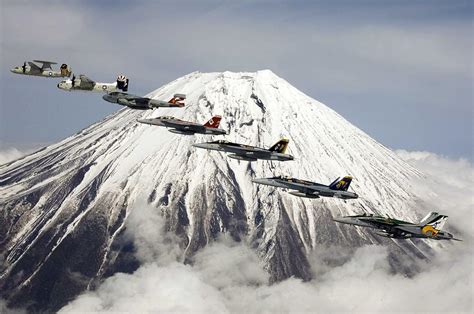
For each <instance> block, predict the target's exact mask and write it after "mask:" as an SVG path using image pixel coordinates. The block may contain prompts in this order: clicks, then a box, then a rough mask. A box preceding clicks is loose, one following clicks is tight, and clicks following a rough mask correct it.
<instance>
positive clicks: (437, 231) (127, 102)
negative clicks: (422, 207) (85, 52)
mask: <svg viewBox="0 0 474 314" xmlns="http://www.w3.org/2000/svg"><path fill="white" fill-rule="evenodd" d="M53 64H57V63H55V62H51V61H41V60H33V61H29V62H26V61H25V62H24V63H23V65H22V66H17V67H15V68H13V69H12V70H11V72H13V73H15V74H22V75H30V76H40V77H55V78H59V77H67V79H65V80H63V81H61V82H60V83H59V84H58V85H57V87H58V88H59V89H62V90H65V91H90V92H105V93H106V94H105V95H103V97H102V98H103V99H104V100H106V101H108V102H111V103H116V104H119V105H122V106H126V107H128V108H130V109H135V110H150V109H155V108H162V107H168V108H182V107H184V106H185V104H184V101H185V99H186V95H184V94H175V95H174V96H173V98H171V99H170V100H168V101H163V100H156V99H152V98H148V97H142V96H136V95H132V94H128V93H127V91H128V88H129V79H128V78H127V77H126V76H124V75H119V76H118V78H117V80H116V81H115V82H113V83H100V82H95V81H93V80H91V79H89V78H88V77H87V76H85V75H84V74H81V75H79V78H77V77H76V76H75V75H72V78H69V77H71V74H72V71H71V68H70V67H69V66H68V65H67V64H65V63H63V64H62V65H61V67H60V69H59V71H54V70H53V69H52V68H51V65H53ZM221 119H222V117H221V116H214V117H212V118H211V119H209V121H207V122H206V123H205V124H199V123H195V122H191V121H183V120H181V119H177V118H174V117H169V116H161V117H157V118H152V119H138V120H137V122H139V123H142V124H147V125H152V126H161V127H165V128H168V129H169V132H172V133H176V134H181V135H194V134H204V135H226V134H228V133H227V131H225V130H223V129H221V128H219V124H220V121H221ZM288 144H289V140H288V139H286V138H282V139H280V140H279V141H278V142H277V143H275V144H274V145H273V146H271V147H270V148H268V149H267V148H262V147H255V146H251V145H245V144H239V143H232V142H229V141H226V140H217V141H211V142H204V143H196V144H193V145H192V146H194V147H197V148H202V149H206V150H216V151H220V152H224V153H229V157H230V158H233V159H237V160H243V161H249V162H254V161H257V160H270V161H291V160H294V157H293V156H292V155H290V154H287V153H286V150H287V149H288ZM252 182H253V183H256V184H261V185H267V186H273V187H277V188H283V189H287V190H291V191H290V192H289V194H291V195H294V196H298V197H305V198H311V199H317V198H320V197H331V198H340V199H343V200H344V201H345V200H348V199H357V198H358V197H359V195H357V194H356V193H354V192H350V191H348V189H349V186H350V184H351V182H352V177H351V176H345V177H343V178H337V179H336V180H334V181H333V182H332V183H331V184H329V185H325V184H321V183H317V182H311V181H306V180H301V179H295V178H292V177H288V176H277V177H271V178H260V179H253V180H252ZM447 218H448V217H447V216H445V215H440V214H438V213H437V212H430V213H429V214H428V215H427V216H426V217H425V218H423V219H422V220H421V221H420V222H419V223H411V222H407V221H401V220H397V219H393V218H390V217H382V216H375V215H373V214H365V213H364V214H362V215H355V216H346V217H340V218H334V219H333V220H334V221H335V222H338V223H342V224H349V225H354V226H360V227H368V228H373V229H377V231H376V232H375V234H377V235H379V236H383V237H388V238H393V239H409V238H429V239H434V240H457V241H461V240H459V239H456V238H454V236H453V235H452V234H450V233H448V232H446V231H443V230H441V229H442V228H443V226H444V224H445V223H446V221H447Z"/></svg>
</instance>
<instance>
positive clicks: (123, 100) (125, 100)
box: [102, 92, 186, 110]
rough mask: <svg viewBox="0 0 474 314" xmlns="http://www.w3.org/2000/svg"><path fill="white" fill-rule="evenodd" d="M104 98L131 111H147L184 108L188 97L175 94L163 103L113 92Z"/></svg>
mask: <svg viewBox="0 0 474 314" xmlns="http://www.w3.org/2000/svg"><path fill="white" fill-rule="evenodd" d="M102 98H103V99H104V100H106V101H108V102H111V103H116V104H119V105H122V106H127V107H129V108H131V109H139V110H147V109H154V108H158V107H184V102H183V101H184V100H185V99H186V95H183V94H175V95H174V96H173V98H171V99H170V100H169V101H163V100H156V99H151V98H148V97H140V96H135V95H131V94H127V93H121V92H112V93H108V94H106V95H104V96H102Z"/></svg>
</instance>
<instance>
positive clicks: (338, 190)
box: [252, 176, 359, 199]
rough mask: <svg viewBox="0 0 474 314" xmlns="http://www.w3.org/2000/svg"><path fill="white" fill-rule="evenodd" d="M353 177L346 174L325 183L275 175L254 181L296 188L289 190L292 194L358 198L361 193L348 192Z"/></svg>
mask: <svg viewBox="0 0 474 314" xmlns="http://www.w3.org/2000/svg"><path fill="white" fill-rule="evenodd" d="M351 181H352V177H350V176H345V177H344V178H342V179H341V178H337V179H336V180H334V181H333V182H332V183H331V184H330V185H324V184H321V183H316V182H311V181H305V180H300V179H295V178H290V177H282V176H279V177H273V178H262V179H254V180H252V182H254V183H258V184H264V185H271V186H276V187H279V188H285V189H290V190H296V191H291V192H289V193H290V194H291V195H295V196H299V197H307V198H319V197H321V196H326V197H337V198H341V199H352V198H358V197H359V195H357V194H356V193H353V192H348V191H347V190H348V189H349V185H350V184H351Z"/></svg>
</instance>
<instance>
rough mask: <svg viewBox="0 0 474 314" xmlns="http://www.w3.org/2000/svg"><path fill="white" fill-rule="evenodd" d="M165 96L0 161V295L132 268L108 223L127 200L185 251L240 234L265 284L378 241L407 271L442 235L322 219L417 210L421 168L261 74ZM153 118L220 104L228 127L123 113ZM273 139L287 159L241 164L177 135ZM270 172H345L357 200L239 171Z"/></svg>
mask: <svg viewBox="0 0 474 314" xmlns="http://www.w3.org/2000/svg"><path fill="white" fill-rule="evenodd" d="M175 93H184V94H186V95H187V99H186V106H185V107H184V108H178V109H161V108H160V109H157V110H154V111H146V112H144V111H134V110H130V109H123V110H120V111H118V112H116V113H114V114H112V115H110V116H108V117H106V118H105V119H104V120H102V121H100V122H97V123H96V124H94V125H92V126H90V127H88V128H86V129H84V130H82V131H80V132H78V133H77V134H74V135H73V136H71V137H68V138H66V139H64V140H63V141H61V142H59V143H57V144H54V145H51V146H48V147H45V148H43V149H41V150H40V151H37V152H35V153H33V154H31V155H28V156H26V157H23V158H21V159H19V160H15V161H13V162H10V163H8V164H5V165H1V166H0V195H1V200H0V204H1V207H2V210H1V215H0V252H2V253H1V254H2V255H1V256H0V288H1V289H0V290H1V291H2V293H1V297H3V298H4V299H7V300H8V302H9V304H11V305H12V306H20V305H21V306H25V305H27V306H28V308H29V309H32V310H57V309H58V308H60V307H61V306H63V305H64V304H66V303H67V302H68V301H70V300H71V299H72V298H74V297H75V296H76V295H78V294H79V293H81V292H82V291H84V290H85V289H92V288H94V286H95V284H96V283H97V282H100V280H101V279H102V278H105V277H107V276H110V275H111V274H113V273H115V272H119V271H123V272H132V271H133V270H134V269H136V268H137V261H136V260H134V259H133V256H132V257H131V255H133V254H131V253H130V252H133V244H130V243H127V242H126V241H125V240H124V239H123V237H122V234H123V233H124V230H125V228H126V222H127V217H128V216H129V214H130V212H131V210H134V208H136V207H134V206H132V204H136V203H138V202H142V203H144V204H147V206H152V207H153V208H154V210H156V211H158V212H160V213H161V214H162V216H163V217H164V218H165V221H166V228H167V230H169V231H170V232H173V233H175V234H176V235H177V236H178V237H179V239H180V246H181V249H182V250H183V251H184V255H185V256H186V257H187V258H189V257H192V256H193V254H194V253H195V252H197V251H198V250H199V249H200V248H203V247H204V246H206V245H207V244H208V243H209V242H211V241H213V240H214V239H216V238H217V237H219V235H221V234H223V233H225V234H228V235H229V236H231V237H232V238H233V239H234V240H236V241H247V242H249V243H251V245H252V247H253V248H254V249H255V251H256V252H257V254H258V256H259V257H260V259H261V262H262V264H263V265H264V268H265V269H266V270H267V271H268V273H269V274H270V278H271V281H280V280H283V279H285V278H288V277H291V276H295V277H299V278H302V279H304V280H309V279H310V278H311V277H312V274H311V271H310V267H309V262H308V256H309V255H310V254H311V253H312V252H314V251H317V250H318V249H319V248H321V247H328V246H337V247H341V248H344V249H355V248H358V247H361V246H363V245H366V244H371V243H375V244H381V245H384V246H386V247H387V249H388V251H389V256H390V264H391V265H392V267H393V269H394V270H395V271H399V272H404V273H408V274H409V273H410V272H412V271H413V269H412V268H411V266H410V263H409V262H407V261H410V260H416V259H419V258H427V257H429V256H430V255H431V254H432V251H433V249H434V248H435V247H436V246H441V245H443V244H441V243H434V242H435V241H429V242H424V241H419V240H394V239H387V238H381V237H379V236H376V235H374V234H373V233H372V232H371V231H370V230H366V229H362V228H353V227H348V226H344V225H338V224H337V223H335V222H333V220H332V218H333V217H335V216H341V215H351V214H357V213H362V212H366V213H374V214H381V215H387V216H390V217H396V218H399V219H406V220H409V221H418V220H419V219H420V218H421V217H422V216H424V214H426V212H427V210H428V209H427V208H424V207H425V206H424V205H423V202H422V201H421V200H420V198H419V197H418V196H417V195H416V194H415V192H413V189H412V188H411V187H410V182H411V181H412V180H414V179H417V180H423V174H422V173H420V172H419V171H417V170H416V169H414V168H413V167H411V166H410V165H408V164H407V163H405V162H404V161H403V160H402V159H400V158H399V157H398V156H397V155H396V154H395V153H394V152H392V151H391V150H390V149H388V148H386V147H384V146H383V145H381V144H380V143H378V142H377V141H375V140H374V139H372V138H371V137H370V136H368V135H367V134H366V133H364V132H363V131H361V130H360V129H358V128H357V127H355V126H353V125H352V124H351V123H349V122H348V121H347V120H346V119H344V118H343V117H341V116H340V115H339V114H337V113H336V112H335V111H333V110H332V109H330V108H329V107H327V106H325V105H324V104H322V103H320V102H318V101H316V100H314V99H312V98H311V97H309V96H307V95H305V94H304V93H302V92H300V91H298V90H297V89H296V88H294V87H293V86H291V85H290V84H289V83H288V82H286V81H285V80H283V79H282V78H279V77H278V76H276V75H275V74H274V73H272V72H271V71H269V70H264V71H258V72H255V73H232V72H222V73H200V72H193V73H190V74H188V75H186V76H183V77H181V78H179V79H176V80H175V81H173V82H171V83H169V84H167V85H164V86H163V87H161V88H159V89H157V90H155V91H153V92H151V93H150V94H149V95H147V97H151V98H154V99H169V98H171V96H172V95H173V94H175ZM97 105H98V106H99V105H107V104H105V103H102V100H98V104H97ZM164 115H167V116H174V117H176V118H180V119H183V120H189V121H197V122H203V123H204V122H205V121H207V120H208V119H209V118H210V117H212V116H213V115H221V116H222V117H223V120H222V122H221V127H222V128H223V129H226V130H228V131H229V135H227V136H225V137H223V136H206V135H195V136H182V135H177V134H173V133H170V132H168V131H167V130H166V129H165V128H160V127H153V126H148V125H143V124H139V123H137V121H136V120H137V119H143V118H153V117H157V116H164ZM282 137H286V138H288V139H290V144H289V149H288V150H289V151H288V153H290V154H291V155H293V156H294V157H295V160H294V161H287V162H275V161H257V162H252V163H249V162H246V161H239V160H233V159H230V158H228V156H226V155H225V154H222V153H219V152H213V151H205V150H200V149H195V148H194V147H192V146H191V144H193V143H198V142H204V141H210V140H217V139H224V138H225V139H226V140H229V141H233V142H238V143H244V144H250V145H255V146H260V147H270V146H271V145H272V144H274V143H275V142H276V141H278V140H279V139H280V138H282ZM275 175H289V176H293V177H296V178H300V179H306V180H311V181H317V182H321V183H327V184H329V183H330V182H332V180H334V179H335V178H336V177H338V176H342V175H351V176H353V178H354V180H353V182H352V185H351V188H350V189H351V190H353V191H354V192H356V193H358V194H359V195H360V198H359V199H357V200H348V201H344V200H340V199H305V198H299V197H295V196H293V195H290V194H288V193H287V192H286V191H284V190H282V189H275V188H272V187H266V186H259V185H256V184H252V182H251V180H252V179H253V178H256V177H269V176H275ZM135 210H136V209H135ZM316 279H317V278H316Z"/></svg>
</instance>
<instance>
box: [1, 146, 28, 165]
mask: <svg viewBox="0 0 474 314" xmlns="http://www.w3.org/2000/svg"><path fill="white" fill-rule="evenodd" d="M28 152H29V151H20V150H18V149H16V148H14V147H10V148H5V149H2V150H0V165H3V164H6V163H8V162H10V161H13V160H15V159H18V158H20V157H22V156H24V155H26V154H27V153H28Z"/></svg>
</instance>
